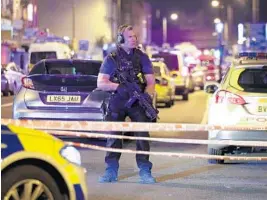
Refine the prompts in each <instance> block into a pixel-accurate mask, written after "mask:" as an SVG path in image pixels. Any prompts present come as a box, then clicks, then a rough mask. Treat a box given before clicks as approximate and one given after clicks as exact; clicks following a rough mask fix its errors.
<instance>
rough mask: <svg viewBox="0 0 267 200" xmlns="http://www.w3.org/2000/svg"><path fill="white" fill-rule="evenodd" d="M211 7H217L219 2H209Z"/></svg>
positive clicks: (215, 0)
mask: <svg viewBox="0 0 267 200" xmlns="http://www.w3.org/2000/svg"><path fill="white" fill-rule="evenodd" d="M211 5H212V7H219V5H220V2H219V1H218V0H213V1H212V2H211Z"/></svg>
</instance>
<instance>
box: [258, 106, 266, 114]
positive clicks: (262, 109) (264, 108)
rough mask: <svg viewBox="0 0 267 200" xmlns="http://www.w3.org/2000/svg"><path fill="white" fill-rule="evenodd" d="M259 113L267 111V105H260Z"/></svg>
mask: <svg viewBox="0 0 267 200" xmlns="http://www.w3.org/2000/svg"><path fill="white" fill-rule="evenodd" d="M258 112H259V113H267V106H258Z"/></svg>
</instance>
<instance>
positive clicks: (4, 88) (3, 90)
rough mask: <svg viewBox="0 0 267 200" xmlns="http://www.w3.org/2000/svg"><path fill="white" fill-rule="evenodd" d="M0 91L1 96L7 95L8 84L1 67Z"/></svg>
mask: <svg viewBox="0 0 267 200" xmlns="http://www.w3.org/2000/svg"><path fill="white" fill-rule="evenodd" d="M1 93H3V96H8V95H9V84H8V80H7V78H6V76H5V70H4V69H3V68H1Z"/></svg>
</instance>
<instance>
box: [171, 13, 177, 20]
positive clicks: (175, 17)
mask: <svg viewBox="0 0 267 200" xmlns="http://www.w3.org/2000/svg"><path fill="white" fill-rule="evenodd" d="M170 18H171V20H177V19H178V15H177V14H176V13H172V14H171V17H170Z"/></svg>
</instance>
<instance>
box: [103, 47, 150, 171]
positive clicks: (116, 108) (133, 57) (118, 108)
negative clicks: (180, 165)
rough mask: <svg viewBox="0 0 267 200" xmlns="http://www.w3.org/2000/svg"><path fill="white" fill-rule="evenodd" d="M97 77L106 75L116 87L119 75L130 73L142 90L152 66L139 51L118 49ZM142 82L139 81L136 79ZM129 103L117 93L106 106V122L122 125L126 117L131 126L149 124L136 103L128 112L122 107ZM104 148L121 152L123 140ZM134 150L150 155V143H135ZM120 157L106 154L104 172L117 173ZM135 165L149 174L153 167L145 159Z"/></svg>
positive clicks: (126, 98) (137, 156) (140, 141)
mask: <svg viewBox="0 0 267 200" xmlns="http://www.w3.org/2000/svg"><path fill="white" fill-rule="evenodd" d="M100 73H103V74H109V75H110V80H111V81H112V82H115V83H120V82H119V79H118V77H119V76H118V73H130V75H131V77H133V81H135V82H136V83H138V84H139V85H140V87H141V88H142V89H143V90H144V88H145V86H146V84H145V81H144V80H145V78H144V75H145V74H153V73H154V72H153V67H152V64H151V62H150V60H149V58H148V56H147V55H146V54H144V53H143V52H142V51H140V50H139V49H133V50H132V51H131V53H130V54H127V53H126V52H125V51H124V50H123V49H121V48H118V49H117V51H116V52H113V53H111V54H110V55H108V56H107V57H106V58H105V60H104V62H103V64H102V66H101V69H100ZM140 74H141V75H142V76H139V77H141V78H138V75H140ZM128 100H129V96H127V94H126V95H125V96H124V95H123V96H121V95H119V94H118V93H117V92H116V91H115V92H114V94H113V95H112V96H111V98H110V100H109V106H108V114H107V117H106V120H107V121H119V122H123V121H125V118H126V116H129V117H130V119H131V121H132V122H149V121H150V120H149V119H148V118H147V116H146V114H145V112H144V110H143V108H142V107H140V106H139V105H138V102H136V103H134V104H133V106H132V107H131V108H126V107H125V104H126V102H127V101H128ZM111 134H116V135H121V134H122V132H111ZM135 135H136V136H137V137H139V136H140V137H149V133H148V132H135ZM106 146H107V147H111V148H122V140H120V139H112V138H111V139H108V140H107V144H106ZM136 150H140V151H149V150H150V147H149V142H148V141H143V140H138V141H136ZM120 156H121V153H115V152H107V154H106V158H105V162H106V164H107V170H114V171H115V172H116V173H117V172H118V168H119V159H120ZM136 162H137V165H138V167H139V169H140V170H145V171H150V170H151V168H152V163H151V162H150V161H149V156H148V155H141V154H137V155H136Z"/></svg>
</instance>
